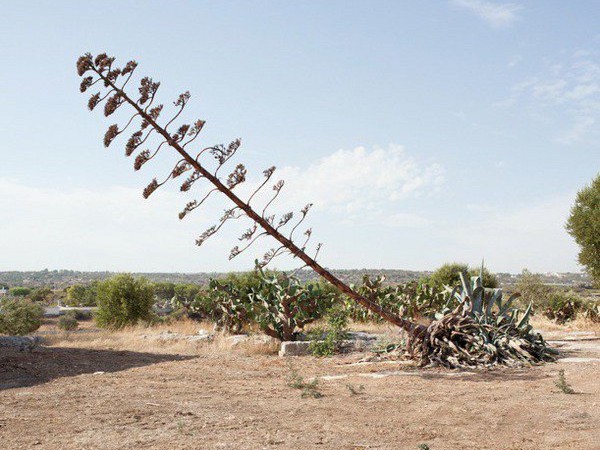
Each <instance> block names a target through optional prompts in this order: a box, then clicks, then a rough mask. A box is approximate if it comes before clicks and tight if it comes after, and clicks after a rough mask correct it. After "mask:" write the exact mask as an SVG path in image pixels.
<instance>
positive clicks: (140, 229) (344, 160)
mask: <svg viewBox="0 0 600 450" xmlns="http://www.w3.org/2000/svg"><path fill="white" fill-rule="evenodd" d="M443 172H444V171H443V169H442V168H441V167H440V166H439V165H438V164H436V163H434V162H430V163H427V162H423V161H419V160H417V159H416V158H414V157H412V156H410V155H408V154H407V152H406V151H405V150H404V148H403V147H401V146H397V145H392V146H389V147H387V148H374V149H372V150H368V149H366V148H364V147H357V148H355V149H353V150H338V151H337V152H334V153H332V154H330V155H329V156H326V157H324V158H321V159H320V160H318V161H315V162H314V163H313V164H311V165H309V166H308V167H305V168H300V167H292V166H288V167H283V168H282V169H281V170H278V171H277V172H276V174H277V179H279V178H282V179H285V181H286V184H285V186H284V191H283V193H282V196H281V197H282V198H280V199H278V201H277V202H276V203H275V204H273V207H272V208H269V213H270V214H272V213H278V214H282V213H284V212H287V211H290V210H295V211H298V210H299V209H300V208H301V207H302V206H304V204H306V203H307V202H309V201H310V202H314V205H315V210H317V211H315V213H311V215H310V220H309V222H312V221H313V220H314V221H315V222H316V223H318V222H319V221H321V223H323V221H336V222H338V223H339V222H342V221H343V222H345V223H350V224H353V225H368V224H373V223H377V224H379V223H386V225H387V226H391V227H417V226H424V225H427V224H429V223H430V220H429V219H428V218H426V217H423V216H422V215H420V214H419V213H418V212H414V211H410V210H408V211H406V210H405V209H406V208H405V207H404V203H403V201H404V200H405V199H407V198H408V197H415V196H426V195H428V194H430V193H431V192H434V191H435V190H436V189H438V187H439V186H440V184H441V183H442V182H443V179H444V178H443ZM257 184H260V181H259V180H258V179H255V180H249V181H248V183H247V184H246V183H245V184H244V185H242V186H243V187H244V189H239V194H240V196H241V197H242V198H247V197H248V195H247V194H248V193H249V192H251V191H253V189H252V187H253V186H256V185H257ZM242 186H240V188H241V187H242ZM198 189H200V191H199V192H200V194H202V193H203V192H204V191H203V190H202V187H201V186H198ZM236 191H238V189H236ZM263 191H264V196H265V197H266V198H267V199H268V198H270V197H271V196H272V195H273V191H272V190H271V189H268V188H265V189H264V190H263ZM199 192H198V191H194V192H189V193H185V194H181V193H180V192H177V190H176V186H171V185H168V186H167V187H166V188H165V189H161V190H159V191H158V192H156V193H155V194H153V195H152V197H150V198H149V199H148V200H146V201H144V199H142V196H141V189H140V188H126V187H119V186H113V187H103V188H102V189H87V188H86V189H83V188H75V189H73V188H60V187H55V188H40V187H36V186H32V185H28V184H25V183H22V182H19V181H16V180H11V179H7V178H1V177H0V210H2V211H19V214H16V215H13V217H12V218H11V220H10V221H2V222H0V248H2V249H3V252H4V254H6V255H12V256H11V259H10V261H8V260H6V261H2V263H3V264H0V270H8V269H15V268H19V269H42V268H44V267H52V268H60V267H62V268H64V267H71V268H80V269H86V270H103V269H107V268H111V269H116V270H136V271H145V270H148V271H164V270H166V271H194V270H201V269H202V267H208V265H207V264H208V261H210V267H216V268H219V269H221V270H231V269H247V268H249V267H252V262H253V257H256V255H258V254H261V250H265V249H266V247H265V248H263V247H261V246H260V245H259V246H257V248H256V252H255V253H254V254H250V253H249V254H248V255H242V256H240V258H239V260H238V259H237V258H236V260H235V263H234V264H233V265H230V264H229V263H228V261H227V256H228V251H229V248H231V247H232V246H233V245H234V244H235V242H236V240H237V237H238V236H239V235H240V233H241V231H243V230H244V229H246V228H247V227H248V223H241V221H237V222H240V223H237V222H236V223H231V224H228V226H226V227H224V229H223V232H222V233H219V235H217V236H214V237H213V238H211V239H210V240H209V241H208V242H207V243H206V244H205V245H203V247H202V251H200V250H199V249H198V248H197V247H195V246H194V245H193V242H194V239H195V238H196V237H197V236H198V235H199V234H200V233H201V232H202V231H204V230H205V229H206V228H208V227H209V226H210V225H213V224H214V222H216V221H217V220H218V218H219V217H220V216H221V215H222V212H223V209H224V208H225V207H227V206H228V204H227V202H226V201H225V200H224V199H223V198H218V196H214V198H211V199H210V201H209V202H207V204H206V205H203V206H202V207H201V208H200V209H199V210H198V211H196V212H194V213H193V214H190V217H186V219H185V220H183V221H179V220H178V219H177V213H178V212H179V211H180V210H181V209H182V207H183V205H184V204H185V203H186V202H187V201H189V200H190V199H191V198H192V197H193V196H194V195H196V196H198V195H200V194H199ZM188 197H189V198H188ZM262 200H263V201H262V204H265V203H266V202H265V201H264V197H263V198H262ZM255 204H261V198H260V196H258V197H256V198H255ZM317 228H320V227H318V226H317ZM23 242H27V245H26V246H23ZM149 244H150V249H149V247H148V246H149ZM267 244H268V242H265V243H264V245H267ZM65 254H68V255H69V256H68V261H69V262H68V263H67V264H65V262H64V261H65V260H64V255H65Z"/></svg>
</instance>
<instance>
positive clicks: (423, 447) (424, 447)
mask: <svg viewBox="0 0 600 450" xmlns="http://www.w3.org/2000/svg"><path fill="white" fill-rule="evenodd" d="M417 448H418V449H419V450H430V448H429V445H427V444H419V446H418V447H417Z"/></svg>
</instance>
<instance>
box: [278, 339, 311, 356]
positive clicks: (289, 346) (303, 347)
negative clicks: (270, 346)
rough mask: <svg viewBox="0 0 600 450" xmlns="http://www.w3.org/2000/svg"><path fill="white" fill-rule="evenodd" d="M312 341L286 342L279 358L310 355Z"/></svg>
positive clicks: (283, 343)
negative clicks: (309, 347) (309, 348)
mask: <svg viewBox="0 0 600 450" xmlns="http://www.w3.org/2000/svg"><path fill="white" fill-rule="evenodd" d="M309 345H310V341H284V342H282V343H281V348H280V349H279V356H282V357H283V356H303V355H308V346H309Z"/></svg>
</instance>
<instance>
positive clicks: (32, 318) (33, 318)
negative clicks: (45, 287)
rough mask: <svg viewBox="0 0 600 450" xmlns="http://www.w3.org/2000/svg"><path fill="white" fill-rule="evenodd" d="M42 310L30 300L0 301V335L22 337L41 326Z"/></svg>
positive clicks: (12, 299) (9, 299)
mask: <svg viewBox="0 0 600 450" xmlns="http://www.w3.org/2000/svg"><path fill="white" fill-rule="evenodd" d="M43 314H44V309H43V308H42V307H41V306H40V305H38V304H35V303H33V302H32V301H31V300H25V299H16V298H6V299H3V300H1V301H0V333H2V334H8V335H12V336H15V335H17V336H22V335H25V334H29V333H32V332H34V331H35V330H37V329H38V328H39V327H40V325H41V324H42V316H43Z"/></svg>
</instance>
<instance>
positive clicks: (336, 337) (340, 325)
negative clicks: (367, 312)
mask: <svg viewBox="0 0 600 450" xmlns="http://www.w3.org/2000/svg"><path fill="white" fill-rule="evenodd" d="M347 326H348V313H347V312H346V311H345V310H344V309H343V308H341V307H338V306H334V307H332V308H331V309H330V310H329V311H328V313H327V327H326V328H320V327H319V328H315V329H313V330H312V332H311V333H310V334H309V338H310V339H311V340H312V342H311V343H310V345H309V346H308V351H309V352H310V353H311V354H312V355H314V356H333V355H334V354H336V353H338V352H339V351H340V348H341V346H342V344H343V342H344V340H345V339H347V337H348V330H347Z"/></svg>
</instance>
